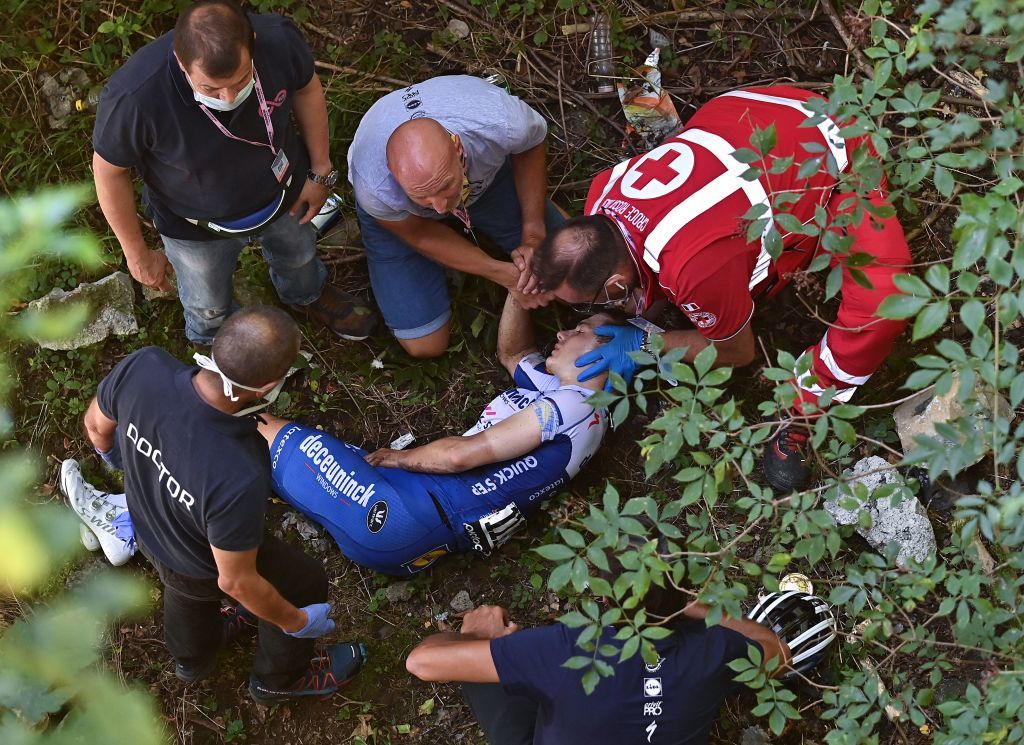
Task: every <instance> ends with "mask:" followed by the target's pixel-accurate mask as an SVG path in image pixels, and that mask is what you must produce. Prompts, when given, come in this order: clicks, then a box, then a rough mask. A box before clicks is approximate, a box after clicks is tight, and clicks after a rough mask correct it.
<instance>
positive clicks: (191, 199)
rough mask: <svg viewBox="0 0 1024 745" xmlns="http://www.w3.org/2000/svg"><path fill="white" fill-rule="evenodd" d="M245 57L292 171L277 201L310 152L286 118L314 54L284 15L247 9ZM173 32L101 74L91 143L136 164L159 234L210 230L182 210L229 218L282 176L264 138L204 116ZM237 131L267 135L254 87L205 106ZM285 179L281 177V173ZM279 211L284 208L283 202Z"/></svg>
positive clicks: (262, 197)
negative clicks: (242, 96) (223, 105)
mask: <svg viewBox="0 0 1024 745" xmlns="http://www.w3.org/2000/svg"><path fill="white" fill-rule="evenodd" d="M249 18H250V20H251V21H252V26H253V29H254V30H255V32H256V42H255V45H254V49H253V61H254V64H255V67H256V72H257V74H258V75H259V79H260V84H261V86H262V87H263V92H264V94H265V95H266V100H267V105H268V107H269V108H270V109H271V121H272V123H273V128H274V146H275V147H278V148H282V149H283V150H284V152H285V154H286V155H287V157H288V161H289V168H288V175H290V176H291V177H292V179H291V185H290V187H289V189H288V194H287V196H286V197H285V207H286V208H287V207H291V205H292V203H294V201H295V199H297V198H298V195H299V192H300V191H301V190H302V186H303V184H304V183H305V181H306V172H307V171H308V170H309V152H308V151H307V150H306V145H305V143H304V142H303V141H302V138H301V137H300V136H299V133H298V130H297V128H296V126H295V122H294V120H293V119H292V104H293V98H294V95H293V94H294V93H295V91H296V90H299V89H300V88H303V87H305V86H306V85H307V84H308V83H309V82H310V81H311V80H312V78H313V74H314V70H313V56H312V54H311V53H310V51H309V47H308V46H307V45H306V42H305V40H304V39H303V38H302V34H301V33H299V30H298V29H297V28H296V27H295V25H294V24H292V23H291V21H288V20H285V19H284V18H282V17H281V16H279V15H277V14H270V15H250V16H249ZM173 51H174V42H173V32H172V33H168V34H164V35H163V36H161V37H160V38H159V39H157V40H156V41H154V42H151V43H150V44H147V45H146V46H144V47H142V49H140V50H139V51H137V52H136V53H135V54H133V55H132V56H131V57H130V58H129V59H128V61H127V62H125V64H124V65H123V66H122V67H121V69H120V70H118V71H117V72H116V73H114V75H113V76H112V77H111V78H110V82H109V83H107V86H106V87H105V88H104V89H103V95H102V96H101V97H100V102H99V107H98V109H97V112H96V126H95V127H94V129H93V135H92V144H93V148H94V149H95V150H96V152H97V153H98V154H99V155H100V157H102V158H103V159H104V160H106V161H108V162H110V163H112V164H114V165H115V166H120V167H122V168H135V169H137V170H138V171H139V173H140V174H141V176H142V180H143V181H144V182H145V185H146V188H145V192H144V200H145V201H146V203H147V204H148V206H149V208H150V211H151V213H152V216H153V219H154V222H155V223H156V228H157V230H158V231H160V233H162V234H163V235H167V236H170V237H172V238H186V239H191V240H214V239H215V238H216V236H214V235H213V234H212V233H209V232H207V231H206V230H204V229H202V228H199V227H196V226H195V225H192V224H191V223H189V222H186V221H185V220H184V219H183V218H201V219H204V220H213V221H217V220H233V219H237V218H240V217H245V216H247V215H251V214H252V213H254V212H256V211H257V210H259V209H260V208H262V207H265V206H266V205H267V204H269V203H270V202H271V200H273V199H276V197H278V196H279V195H280V193H281V184H279V183H278V181H277V178H276V177H275V176H274V174H273V172H272V171H271V168H270V166H271V163H272V162H273V160H274V155H273V153H272V152H271V151H270V149H269V148H268V147H259V146H257V145H250V144H248V143H246V142H239V141H237V140H233V139H231V138H229V137H227V136H226V135H224V134H223V133H221V131H220V130H219V129H218V128H217V127H216V126H215V125H214V123H213V122H211V121H210V120H209V118H208V117H207V116H206V114H205V113H203V111H202V109H200V108H199V103H198V102H197V101H196V100H195V97H194V95H193V91H192V88H191V87H190V86H189V84H188V81H187V80H186V79H185V74H184V73H183V72H182V71H181V68H180V67H179V66H178V62H177V60H176V59H175V57H174V54H173ZM210 111H211V112H212V113H213V115H214V116H215V117H217V118H218V119H219V120H220V122H221V123H222V124H223V125H224V126H225V128H227V130H228V131H229V132H231V133H232V134H233V135H235V136H236V137H241V138H244V139H246V140H251V141H253V142H258V143H262V144H264V145H266V144H268V139H267V128H266V125H265V124H264V121H263V117H262V116H260V112H259V101H258V98H257V95H256V91H255V90H254V91H252V92H251V93H250V94H249V97H248V98H247V99H246V100H245V102H244V103H243V104H242V105H241V106H239V107H238V108H237V109H235V110H234V111H225V112H218V111H213V110H212V109H211V110H210ZM285 178H286V179H287V176H285ZM282 212H283V210H282Z"/></svg>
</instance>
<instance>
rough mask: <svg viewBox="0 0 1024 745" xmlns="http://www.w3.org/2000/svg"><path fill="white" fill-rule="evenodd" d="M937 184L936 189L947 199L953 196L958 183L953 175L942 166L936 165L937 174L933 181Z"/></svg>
mask: <svg viewBox="0 0 1024 745" xmlns="http://www.w3.org/2000/svg"><path fill="white" fill-rule="evenodd" d="M932 180H933V181H934V183H935V188H936V190H938V192H939V194H941V195H942V196H944V197H946V198H947V199H948V198H949V197H950V196H952V194H953V189H954V188H955V187H956V181H955V180H954V179H953V174H951V173H950V172H949V171H948V170H946V169H945V168H943V167H942V166H940V165H938V164H936V165H935V174H934V177H933V179H932Z"/></svg>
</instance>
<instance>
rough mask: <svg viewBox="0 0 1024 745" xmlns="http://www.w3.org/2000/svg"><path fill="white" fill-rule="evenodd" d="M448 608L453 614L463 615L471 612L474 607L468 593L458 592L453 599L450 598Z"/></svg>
mask: <svg viewBox="0 0 1024 745" xmlns="http://www.w3.org/2000/svg"><path fill="white" fill-rule="evenodd" d="M448 607H449V608H451V609H452V610H453V611H454V612H455V613H465V612H466V611H470V610H473V607H474V606H473V601H472V599H471V598H470V597H469V593H468V592H466V591H465V590H459V592H458V593H457V594H456V595H455V597H453V598H452V601H451V602H450V603H448Z"/></svg>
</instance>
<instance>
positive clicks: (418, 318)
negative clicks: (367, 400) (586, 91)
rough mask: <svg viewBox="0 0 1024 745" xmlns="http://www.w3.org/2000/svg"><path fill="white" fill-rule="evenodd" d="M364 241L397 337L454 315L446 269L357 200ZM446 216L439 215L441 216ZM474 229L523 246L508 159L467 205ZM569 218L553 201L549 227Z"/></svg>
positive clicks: (506, 246) (507, 246)
mask: <svg viewBox="0 0 1024 745" xmlns="http://www.w3.org/2000/svg"><path fill="white" fill-rule="evenodd" d="M356 216H357V217H358V218H359V228H360V230H361V231H362V234H363V245H364V246H366V261H367V264H368V265H369V268H370V283H371V284H372V285H373V295H374V297H375V298H376V300H377V305H378V306H379V307H380V311H381V314H382V315H383V316H384V322H385V323H386V324H387V326H388V328H390V329H391V332H392V333H393V334H394V335H395V336H396V337H398V338H399V339H419V338H421V337H424V336H427V335H428V334H432V333H434V332H435V331H437V330H438V329H440V328H443V327H444V325H445V324H446V323H448V319H449V318H450V317H451V304H450V302H449V298H448V282H447V279H446V277H445V268H444V267H443V266H441V265H440V264H438V263H437V262H435V261H434V260H433V259H428V258H427V257H426V256H424V255H423V254H421V253H419V252H418V251H417V250H416V249H415V248H413V247H412V246H410V245H409V244H408V243H406V242H405V241H403V240H402V239H401V238H399V237H398V236H396V235H395V234H394V233H392V232H391V231H390V230H388V229H387V228H386V227H384V226H383V225H382V224H381V223H380V222H378V221H377V220H376V219H375V218H373V217H372V216H370V215H369V214H368V213H367V212H365V211H364V210H363V209H362V208H361V207H359V205H358V204H357V205H356ZM445 217H447V216H446V215H438V216H437V218H435V219H438V220H441V219H444V218H445ZM469 217H470V221H471V222H472V223H473V230H474V232H475V231H480V232H481V233H484V234H486V235H487V237H488V238H490V239H491V240H492V241H494V242H495V243H496V244H497V245H498V246H499V247H500V248H501V249H502V250H503V251H505V253H511V252H512V251H513V250H515V249H516V248H518V247H519V242H520V239H521V237H522V233H523V215H522V210H521V209H520V206H519V198H518V197H517V196H516V184H515V180H514V179H513V177H512V164H511V163H510V162H509V161H508V160H506V161H505V165H504V166H502V167H501V170H500V171H498V175H497V176H496V177H495V179H494V182H493V183H492V184H491V185H490V187H488V189H487V191H485V192H484V193H483V194H481V195H480V198H479V199H477V200H476V201H475V202H474V203H473V204H472V205H471V206H470V207H469ZM564 219H565V218H563V217H562V214H561V213H560V212H559V211H558V209H557V208H556V207H555V205H553V204H552V203H551V202H550V201H549V202H548V203H547V205H546V207H545V212H544V222H545V223H546V224H547V227H548V230H551V229H552V228H554V227H556V226H557V225H559V224H561V223H562V222H563V220H564Z"/></svg>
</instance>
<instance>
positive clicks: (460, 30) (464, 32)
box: [445, 18, 469, 39]
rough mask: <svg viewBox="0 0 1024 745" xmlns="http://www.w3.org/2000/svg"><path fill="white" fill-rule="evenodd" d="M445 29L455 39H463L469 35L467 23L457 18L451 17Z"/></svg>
mask: <svg viewBox="0 0 1024 745" xmlns="http://www.w3.org/2000/svg"><path fill="white" fill-rule="evenodd" d="M445 31H447V32H448V33H449V34H451V35H452V36H454V37H455V38H456V39H465V38H466V37H467V36H469V24H468V23H466V22H465V21H461V20H459V19H458V18H453V19H451V20H450V21H448V28H446V29H445Z"/></svg>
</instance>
